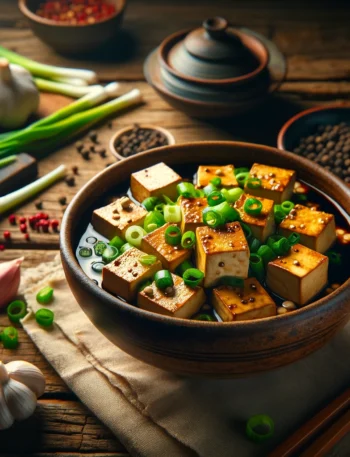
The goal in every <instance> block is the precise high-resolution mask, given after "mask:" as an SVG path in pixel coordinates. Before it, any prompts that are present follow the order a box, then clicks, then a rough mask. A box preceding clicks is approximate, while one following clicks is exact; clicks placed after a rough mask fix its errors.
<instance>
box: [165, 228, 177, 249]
mask: <svg viewBox="0 0 350 457" xmlns="http://www.w3.org/2000/svg"><path fill="white" fill-rule="evenodd" d="M164 238H165V242H166V243H167V244H170V245H171V246H177V245H178V244H180V243H181V230H180V229H179V227H178V226H177V225H170V226H169V227H167V228H166V230H165V233H164Z"/></svg>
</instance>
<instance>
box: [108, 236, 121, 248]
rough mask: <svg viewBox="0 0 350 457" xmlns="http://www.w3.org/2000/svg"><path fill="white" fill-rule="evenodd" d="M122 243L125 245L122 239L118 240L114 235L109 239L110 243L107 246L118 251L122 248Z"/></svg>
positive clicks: (118, 237)
mask: <svg viewBox="0 0 350 457" xmlns="http://www.w3.org/2000/svg"><path fill="white" fill-rule="evenodd" d="M124 243H125V241H124V240H122V238H120V236H118V235H116V236H115V237H114V238H112V239H111V241H110V242H109V243H108V244H109V245H110V246H113V247H114V248H117V249H118V250H119V249H120V248H121V247H122V246H123V244H124Z"/></svg>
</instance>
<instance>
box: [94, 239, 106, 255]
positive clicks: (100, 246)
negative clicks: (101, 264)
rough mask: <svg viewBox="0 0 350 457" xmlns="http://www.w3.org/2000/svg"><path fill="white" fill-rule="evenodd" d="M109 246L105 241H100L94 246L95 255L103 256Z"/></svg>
mask: <svg viewBox="0 0 350 457" xmlns="http://www.w3.org/2000/svg"><path fill="white" fill-rule="evenodd" d="M106 247H107V244H106V243H105V242H104V241H98V242H97V243H96V244H95V246H94V251H95V255H98V256H100V257H101V256H102V254H103V251H104V250H105V249H106Z"/></svg>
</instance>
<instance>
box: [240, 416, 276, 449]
mask: <svg viewBox="0 0 350 457" xmlns="http://www.w3.org/2000/svg"><path fill="white" fill-rule="evenodd" d="M274 430H275V424H274V422H273V420H272V419H271V417H270V416H267V415H266V414H258V415H256V416H252V417H251V418H250V419H248V421H247V425H246V435H247V437H248V438H249V439H250V440H251V441H253V442H254V443H262V442H263V441H266V440H268V439H269V438H271V437H272V436H273V434H274Z"/></svg>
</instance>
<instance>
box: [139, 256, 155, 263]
mask: <svg viewBox="0 0 350 457" xmlns="http://www.w3.org/2000/svg"><path fill="white" fill-rule="evenodd" d="M156 262H157V257H156V256H155V255H150V254H145V255H143V256H142V257H140V263H141V264H142V265H154V264H155V263H156Z"/></svg>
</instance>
